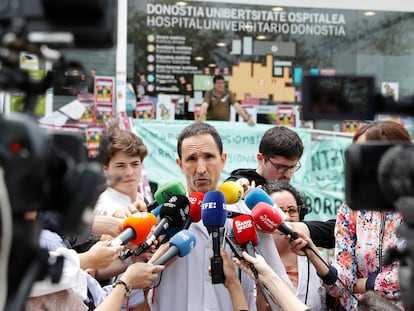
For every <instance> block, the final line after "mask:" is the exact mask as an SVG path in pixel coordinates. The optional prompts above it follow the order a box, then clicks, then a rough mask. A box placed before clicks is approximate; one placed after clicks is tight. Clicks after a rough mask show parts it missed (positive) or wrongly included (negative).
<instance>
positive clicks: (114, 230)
mask: <svg viewBox="0 0 414 311" xmlns="http://www.w3.org/2000/svg"><path fill="white" fill-rule="evenodd" d="M123 222H124V220H123V219H122V218H118V217H113V216H106V215H95V216H94V220H93V225H92V232H93V233H94V234H102V235H109V236H111V237H116V236H118V235H119V234H120V233H121V232H122V223H123Z"/></svg>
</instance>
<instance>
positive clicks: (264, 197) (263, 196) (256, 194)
mask: <svg viewBox="0 0 414 311" xmlns="http://www.w3.org/2000/svg"><path fill="white" fill-rule="evenodd" d="M259 202H265V203H267V204H269V205H272V206H273V205H274V202H273V201H272V199H271V198H270V197H269V195H268V194H267V193H266V191H264V190H263V189H262V188H254V189H252V190H250V192H249V193H248V194H247V195H246V197H245V198H244V203H245V204H246V206H247V207H248V208H249V209H250V210H252V209H253V207H255V206H256V204H257V203H259Z"/></svg>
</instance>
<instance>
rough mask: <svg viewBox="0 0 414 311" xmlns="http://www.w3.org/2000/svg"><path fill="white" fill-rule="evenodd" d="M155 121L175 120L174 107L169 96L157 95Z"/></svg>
mask: <svg viewBox="0 0 414 311" xmlns="http://www.w3.org/2000/svg"><path fill="white" fill-rule="evenodd" d="M156 119H157V120H174V119H175V105H174V103H173V100H172V96H170V95H158V101H157V109H156Z"/></svg>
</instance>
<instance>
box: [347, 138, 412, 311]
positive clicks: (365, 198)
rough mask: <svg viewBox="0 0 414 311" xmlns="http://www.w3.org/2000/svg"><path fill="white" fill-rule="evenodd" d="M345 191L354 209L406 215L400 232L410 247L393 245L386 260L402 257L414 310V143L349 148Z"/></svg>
mask: <svg viewBox="0 0 414 311" xmlns="http://www.w3.org/2000/svg"><path fill="white" fill-rule="evenodd" d="M345 163H346V167H345V177H346V183H345V194H346V200H347V203H348V204H349V206H350V207H351V208H352V209H354V210H375V211H398V212H400V213H401V215H402V216H403V219H404V223H403V224H402V225H400V226H399V227H398V229H397V232H398V233H399V234H400V235H401V236H402V237H403V238H404V239H405V240H406V248H405V249H403V250H399V249H396V248H391V249H389V251H388V253H387V256H386V263H385V264H390V263H391V262H392V261H394V260H396V259H399V260H400V268H399V269H400V271H399V275H400V279H399V284H400V289H401V296H402V299H403V302H404V306H405V307H406V308H407V310H414V298H413V297H412V291H413V289H414V279H413V275H414V274H413V269H414V267H413V258H414V254H413V251H414V229H413V228H414V146H413V145H411V144H408V143H395V142H394V143H393V142H366V143H361V144H353V145H350V146H349V147H348V148H347V149H346V151H345Z"/></svg>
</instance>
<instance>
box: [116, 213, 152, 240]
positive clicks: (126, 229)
mask: <svg viewBox="0 0 414 311" xmlns="http://www.w3.org/2000/svg"><path fill="white" fill-rule="evenodd" d="M156 224H157V218H156V217H155V216H154V215H153V214H151V213H147V212H139V213H134V214H132V215H130V216H128V217H127V218H125V220H124V222H123V223H122V232H121V233H120V234H119V235H118V236H117V237H115V238H114V239H113V240H112V241H111V243H110V244H109V246H111V247H115V246H119V245H125V244H127V243H132V244H135V245H139V244H141V243H143V242H144V241H145V239H146V238H147V236H148V234H149V233H150V231H151V229H152V227H153V226H155V225H156Z"/></svg>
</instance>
